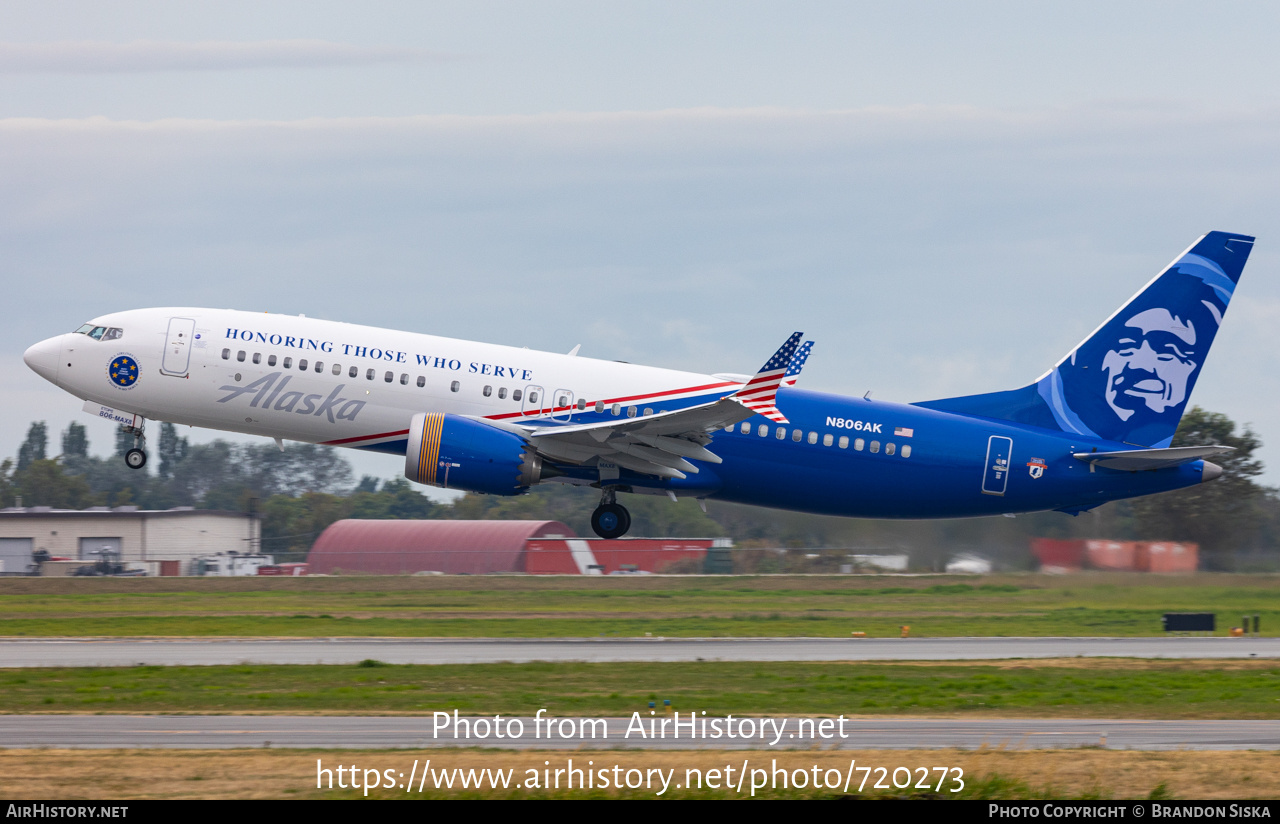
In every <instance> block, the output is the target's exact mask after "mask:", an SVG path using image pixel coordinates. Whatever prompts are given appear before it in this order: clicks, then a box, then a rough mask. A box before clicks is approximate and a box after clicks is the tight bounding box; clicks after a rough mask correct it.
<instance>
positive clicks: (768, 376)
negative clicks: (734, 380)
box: [730, 332, 804, 423]
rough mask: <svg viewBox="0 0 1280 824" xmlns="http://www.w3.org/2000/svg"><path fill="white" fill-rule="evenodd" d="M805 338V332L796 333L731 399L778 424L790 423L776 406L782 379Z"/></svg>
mask: <svg viewBox="0 0 1280 824" xmlns="http://www.w3.org/2000/svg"><path fill="white" fill-rule="evenodd" d="M803 337H804V333H803V332H796V333H794V334H793V335H792V336H791V337H789V338H787V342H786V343H784V344H782V346H781V347H779V349H778V351H777V352H774V353H773V357H771V358H769V360H768V361H766V362H765V365H764V366H762V367H760V371H759V372H757V373H756V375H755V377H754V378H752V379H751V380H749V381H747V383H746V385H744V386H743V387H742V388H741V389H739V390H738V391H737V392H734V393H733V394H732V395H730V397H731V398H733V399H734V400H736V401H738V403H741V404H742V405H743V406H745V407H747V408H748V409H750V410H751V411H752V412H755V413H757V414H760V415H764V416H765V417H766V418H768V419H769V420H771V421H774V422H776V423H790V421H788V420H787V419H786V417H784V416H783V414H782V413H781V412H779V411H778V407H777V406H775V405H774V403H775V400H776V396H777V394H778V387H779V386H781V384H782V379H783V377H785V376H786V375H787V373H788V370H789V369H790V367H791V362H792V358H793V357H795V354H796V350H797V349H799V348H800V339H801V338H803Z"/></svg>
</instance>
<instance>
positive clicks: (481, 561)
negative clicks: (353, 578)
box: [307, 520, 577, 575]
mask: <svg viewBox="0 0 1280 824" xmlns="http://www.w3.org/2000/svg"><path fill="white" fill-rule="evenodd" d="M550 537H556V538H576V537H577V536H576V535H575V534H574V531H573V530H572V529H570V528H569V527H568V526H567V525H565V524H562V523H560V522H559V521H358V520H346V521H338V522H336V523H334V524H332V525H331V526H330V527H329V528H328V529H326V530H325V531H324V532H322V533H320V537H319V538H317V539H316V542H315V544H314V545H313V546H312V547H311V553H310V554H309V555H308V556H307V561H308V563H310V565H311V573H312V574H325V575H332V574H341V573H353V572H355V573H358V572H364V573H372V574H375V575H403V574H406V573H413V572H443V573H446V574H449V575H482V574H484V573H487V572H524V571H525V557H524V553H525V542H526V541H528V540H529V539H530V538H550Z"/></svg>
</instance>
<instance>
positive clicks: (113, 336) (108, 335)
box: [102, 326, 124, 340]
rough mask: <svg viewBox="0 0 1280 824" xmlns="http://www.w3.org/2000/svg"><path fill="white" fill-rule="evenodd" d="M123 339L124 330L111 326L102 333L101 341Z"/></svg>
mask: <svg viewBox="0 0 1280 824" xmlns="http://www.w3.org/2000/svg"><path fill="white" fill-rule="evenodd" d="M123 337H124V330H123V329H121V328H120V327H118V326H112V327H110V328H109V329H107V331H106V332H104V333H103V335H102V339H103V340H120V338H123Z"/></svg>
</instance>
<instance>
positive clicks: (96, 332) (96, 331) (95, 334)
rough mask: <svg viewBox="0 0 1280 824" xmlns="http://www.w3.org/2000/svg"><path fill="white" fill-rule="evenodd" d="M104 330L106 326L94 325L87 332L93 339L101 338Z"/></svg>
mask: <svg viewBox="0 0 1280 824" xmlns="http://www.w3.org/2000/svg"><path fill="white" fill-rule="evenodd" d="M106 331H107V327H105V326H95V327H93V331H91V332H90V333H89V337H91V338H93V339H94V340H102V335H103V333H104V332H106Z"/></svg>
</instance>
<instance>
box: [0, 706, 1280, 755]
mask: <svg viewBox="0 0 1280 824" xmlns="http://www.w3.org/2000/svg"><path fill="white" fill-rule="evenodd" d="M769 719H770V720H769V722H766V723H761V721H762V719H760V718H756V717H750V716H742V717H733V719H732V720H733V724H734V725H735V726H734V727H733V729H734V732H735V737H734V738H732V739H730V738H728V737H725V736H723V735H722V736H721V737H719V738H714V737H711V735H712V732H713V731H714V728H711V727H708V728H707V729H708V733H707V737H702V736H701V735H699V734H698V732H699V730H700V729H701V728H700V727H695V730H694V735H690V733H689V730H688V727H687V726H685V727H684V728H683V729H682V730H681V731H680V735H679V737H675V736H673V734H672V728H671V727H670V726H668V727H667V730H666V735H665V737H654V738H650V737H648V736H641V735H639V734H638V733H637V732H636V731H635V730H634V729H632V731H631V734H630V735H627V731H628V727H629V726H630V725H631V724H632V723H633V722H632V719H627V718H610V719H605V721H606V723H607V728H606V729H602V728H600V727H596V728H595V730H594V732H595V734H594V736H592V735H590V734H587V735H584V734H583V729H582V727H581V725H580V722H581V720H582V719H572V720H570V719H559V718H557V719H554V725H549V724H548V723H547V722H546V720H545V719H544V720H543V721H542V722H541V724H539V725H537V726H536V727H535V721H534V719H532V718H521V719H518V720H519V722H520V723H521V724H523V730H524V733H523V735H521V736H518V737H514V738H513V737H510V736H505V737H503V738H501V739H499V738H496V737H495V736H494V735H493V731H492V719H491V718H488V719H486V721H488V722H489V726H487V727H485V728H484V729H483V730H482V729H480V728H479V727H477V726H476V724H475V722H476V720H478V719H474V718H473V719H464V720H467V721H469V722H470V723H469V725H468V726H467V727H465V728H464V727H463V726H462V725H461V724H460V725H458V731H459V735H458V737H457V738H455V737H453V729H454V727H453V726H452V718H451V717H450V718H449V719H448V720H447V722H446V719H444V718H441V719H435V718H433V717H430V716H415V717H405V716H398V717H385V716H384V717H375V716H370V717H336V716H327V717H324V716H244V715H240V716H230V715H228V716H165V715H152V716H123V715H9V716H0V747H5V748H11V749H12V748H24V749H25V748H34V747H53V748H75V749H101V748H148V749H152V748H175V749H224V748H234V747H283V748H350V749H391V748H395V749H410V750H412V749H423V748H432V747H464V746H465V747H488V748H503V749H570V750H572V749H577V748H579V747H587V748H601V749H610V748H622V749H725V750H735V749H755V750H769V749H779V750H781V749H796V748H801V749H809V748H813V747H817V748H821V749H843V750H853V749H886V750H897V749H943V748H959V749H975V748H978V747H983V746H988V747H1004V748H1009V749H1052V748H1060V747H1083V746H1089V747H1104V748H1106V749H1117V750H1176V749H1191V750H1280V721H1258V720H1248V721H1224V720H1216V721H1133V720H1077V719H1049V720H1044V719H1023V720H1019V719H989V720H973V719H966V720H936V719H920V718H873V719H868V718H858V719H844V722H843V724H842V725H841V723H840V721H839V720H838V719H836V720H833V721H832V723H831V725H830V726H829V727H828V728H827V729H825V730H817V729H816V728H804V729H802V728H801V727H800V726H799V723H800V719H798V718H795V717H786V716H770V717H769ZM516 720H517V719H508V718H503V719H502V720H501V724H500V725H499V726H500V727H501V728H502V729H503V730H504V731H505V732H513V731H514V730H515V729H516V728H515V726H514V722H515V721H516ZM642 720H643V721H644V722H645V727H646V732H647V724H648V716H647V713H645V714H642ZM681 720H685V721H687V716H686V715H684V714H682V715H681ZM805 720H806V721H810V719H805ZM818 720H819V721H820V720H821V719H818ZM562 721H564V722H568V723H567V725H566V724H562V723H561V722H562ZM437 722H439V723H440V725H441V726H440V729H438V730H437V729H436V728H435V725H436V723H437ZM700 723H701V721H700V720H699V724H700ZM723 723H724V720H723V719H722V724H723ZM571 727H572V729H571ZM658 729H660V728H657V727H655V730H658ZM722 729H723V727H722ZM762 730H763V734H762V733H761V731H762ZM842 731H843V733H844V737H841V735H840V733H841V732H842ZM463 732H467V733H469V735H464V734H462V733H463ZM482 732H483V733H484V737H480V733H482ZM819 732H821V733H824V734H825V735H828V736H830V737H823V735H815V733H819ZM747 733H750V735H748V736H747V737H745V738H744V737H743V735H744V734H747ZM797 733H800V735H798V736H796V734H797ZM792 736H796V737H792Z"/></svg>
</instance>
